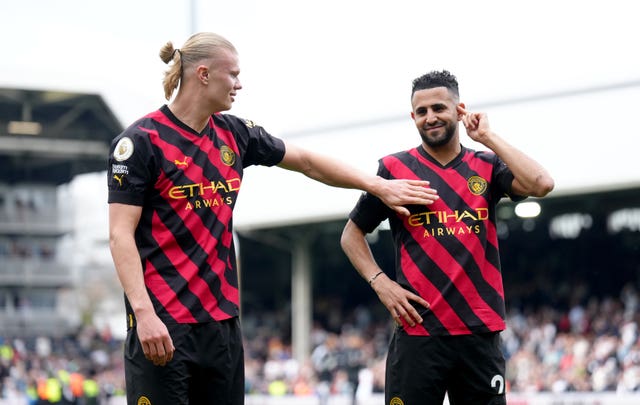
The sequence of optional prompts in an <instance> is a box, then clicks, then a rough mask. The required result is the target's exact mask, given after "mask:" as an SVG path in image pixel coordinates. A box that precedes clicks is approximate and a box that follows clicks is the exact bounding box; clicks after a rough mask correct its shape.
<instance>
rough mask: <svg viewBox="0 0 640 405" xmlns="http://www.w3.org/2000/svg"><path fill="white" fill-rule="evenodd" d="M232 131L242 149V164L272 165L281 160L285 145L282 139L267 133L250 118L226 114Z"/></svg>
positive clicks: (246, 165)
mask: <svg viewBox="0 0 640 405" xmlns="http://www.w3.org/2000/svg"><path fill="white" fill-rule="evenodd" d="M226 118H228V119H229V125H231V126H232V127H233V133H235V134H238V135H239V136H238V138H237V142H238V146H239V147H240V148H241V149H242V150H243V151H244V153H243V157H242V166H243V167H248V166H252V165H261V166H274V165H276V164H278V163H280V162H281V161H282V159H283V158H284V154H285V146H284V142H283V141H282V139H280V138H277V137H275V136H273V135H271V134H269V133H268V132H267V131H266V130H265V129H264V128H263V127H261V126H260V125H257V124H256V123H254V122H253V121H251V120H247V119H242V118H238V117H235V116H233V115H226Z"/></svg>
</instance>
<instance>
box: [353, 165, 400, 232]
mask: <svg viewBox="0 0 640 405" xmlns="http://www.w3.org/2000/svg"><path fill="white" fill-rule="evenodd" d="M377 174H378V176H381V177H383V178H389V173H388V171H387V170H386V169H385V168H384V165H383V164H382V161H380V162H379V167H378V173H377ZM390 212H391V209H390V208H389V207H387V206H386V205H385V204H384V203H383V202H382V200H380V199H379V198H378V197H376V196H375V195H373V194H371V193H363V194H362V195H361V196H360V198H359V199H358V202H357V203H356V206H355V207H354V208H353V210H351V213H350V214H349V219H350V220H351V221H353V223H355V224H356V225H357V226H358V228H360V230H362V232H364V233H370V232H373V231H374V230H375V229H376V228H377V227H378V225H380V223H381V222H382V221H384V220H385V219H387V218H389V216H390Z"/></svg>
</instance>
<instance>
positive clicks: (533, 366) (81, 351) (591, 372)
mask: <svg viewBox="0 0 640 405" xmlns="http://www.w3.org/2000/svg"><path fill="white" fill-rule="evenodd" d="M583 298H584V299H582V300H577V301H576V302H574V303H572V304H571V305H568V306H567V308H565V309H558V308H552V307H549V306H544V305H540V306H537V307H535V308H527V309H523V308H510V309H509V314H508V319H507V324H508V328H507V330H506V331H504V332H503V334H502V337H503V343H504V354H505V357H506V358H507V375H506V377H507V384H508V389H509V390H511V391H514V392H569V391H591V392H605V391H608V392H611V391H615V392H636V391H638V392H640V335H639V330H638V326H639V324H640V298H639V295H638V291H637V289H636V288H635V287H634V286H632V285H628V286H626V287H624V288H623V290H622V291H621V292H620V294H619V296H617V297H604V298H595V297H593V298H588V297H583ZM337 319H338V322H332V324H331V325H330V326H327V324H326V322H316V323H315V324H314V325H313V328H312V333H311V347H312V352H311V355H310V357H309V358H308V359H307V360H306V361H305V362H304V363H303V364H299V363H298V362H297V361H296V360H295V359H294V358H293V356H292V347H291V341H290V335H291V333H290V320H289V316H288V312H287V311H282V312H270V313H256V314H243V320H242V323H243V329H244V335H245V340H246V342H245V357H246V361H245V364H246V392H247V393H248V394H262V395H300V396H310V395H313V396H316V397H319V398H320V401H321V403H323V402H322V400H323V399H326V398H328V397H329V396H330V395H350V396H352V398H353V403H354V404H356V403H357V399H358V398H365V397H367V396H369V395H371V394H373V393H378V392H382V390H383V386H384V368H385V364H384V362H385V356H386V350H387V342H388V340H389V338H390V335H391V332H392V329H391V328H392V327H393V326H392V323H391V320H389V319H388V318H387V317H381V318H380V319H377V317H376V316H374V315H373V312H372V308H370V307H358V308H356V309H355V310H353V311H351V312H350V313H348V314H345V315H344V316H339V317H337ZM338 325H340V326H338ZM61 370H62V371H64V373H66V375H68V374H69V373H81V374H82V375H83V376H84V378H85V379H88V380H93V381H95V382H96V383H97V386H98V387H99V393H100V395H99V397H98V398H99V399H98V402H96V403H100V404H107V403H108V402H106V400H105V398H108V397H109V396H111V395H119V394H122V392H123V388H124V376H123V371H122V342H120V341H117V340H114V339H113V338H111V337H110V335H109V334H108V333H99V331H96V330H94V329H93V328H85V329H83V330H82V331H80V332H79V333H78V334H77V335H75V336H69V337H65V338H59V339H51V338H43V337H39V338H36V339H20V338H15V337H14V338H9V337H5V338H3V339H2V340H0V377H1V378H0V387H1V389H0V398H12V397H16V398H18V397H25V396H28V395H30V396H31V402H28V403H30V404H39V403H38V402H36V398H34V396H35V397H37V395H38V381H40V380H42V379H45V378H51V377H58V379H60V378H59V377H60V375H61V374H60V372H61ZM64 383H65V382H64V381H63V384H62V385H63V386H64ZM67 383H68V381H67ZM67 398H73V395H69V394H68V393H67ZM100 398H101V399H100ZM100 401H102V402H100ZM40 403H50V402H40ZM61 403H64V402H61ZM67 403H75V404H83V403H88V402H81V401H80V402H78V401H76V402H67Z"/></svg>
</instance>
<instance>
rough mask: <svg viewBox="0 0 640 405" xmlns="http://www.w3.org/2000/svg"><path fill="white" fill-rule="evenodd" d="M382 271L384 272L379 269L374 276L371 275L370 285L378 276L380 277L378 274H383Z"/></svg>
mask: <svg viewBox="0 0 640 405" xmlns="http://www.w3.org/2000/svg"><path fill="white" fill-rule="evenodd" d="M382 273H384V271H379V272H377V273H376V274H375V275H374V276H373V277H371V278H370V279H369V285H371V283H373V280H375V279H376V278H378V276H379V275H380V274H382Z"/></svg>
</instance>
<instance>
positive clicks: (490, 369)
mask: <svg viewBox="0 0 640 405" xmlns="http://www.w3.org/2000/svg"><path fill="white" fill-rule="evenodd" d="M500 343H501V342H500V334H499V332H494V333H485V334H476V335H461V336H409V335H407V334H406V333H405V332H404V330H402V329H400V328H397V329H396V332H395V334H394V336H393V338H392V339H391V342H390V344H389V352H388V355H387V366H386V376H385V380H386V381H385V404H387V405H418V404H420V405H422V404H424V405H427V404H428V405H432V404H442V403H443V401H444V397H445V393H447V395H448V397H449V403H450V404H451V405H460V404H474V405H489V404H491V405H494V404H495V405H498V404H506V398H505V377H504V373H505V360H504V356H503V354H502V350H501V344H500Z"/></svg>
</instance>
